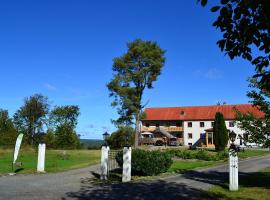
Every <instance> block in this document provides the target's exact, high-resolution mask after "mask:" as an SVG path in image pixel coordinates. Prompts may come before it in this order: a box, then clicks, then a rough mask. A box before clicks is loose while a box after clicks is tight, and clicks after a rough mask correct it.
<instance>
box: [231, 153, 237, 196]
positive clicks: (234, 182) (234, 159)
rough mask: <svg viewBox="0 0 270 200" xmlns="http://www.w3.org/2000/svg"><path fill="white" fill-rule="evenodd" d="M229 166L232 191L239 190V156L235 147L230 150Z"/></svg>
mask: <svg viewBox="0 0 270 200" xmlns="http://www.w3.org/2000/svg"><path fill="white" fill-rule="evenodd" d="M229 157H230V158H229V165H230V166H229V167H230V191H237V190H238V157H237V152H236V151H235V150H234V149H230V152H229Z"/></svg>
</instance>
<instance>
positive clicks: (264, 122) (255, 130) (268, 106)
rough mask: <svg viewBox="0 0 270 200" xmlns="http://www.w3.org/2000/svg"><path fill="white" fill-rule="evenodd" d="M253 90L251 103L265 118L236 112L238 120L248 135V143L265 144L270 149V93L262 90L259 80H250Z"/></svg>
mask: <svg viewBox="0 0 270 200" xmlns="http://www.w3.org/2000/svg"><path fill="white" fill-rule="evenodd" d="M249 81H250V85H249V87H251V88H252V90H251V91H249V92H248V94H247V96H248V97H249V98H250V102H251V103H252V104H253V105H254V106H256V107H257V108H258V109H259V110H261V111H262V112H263V113H264V114H265V116H264V118H258V117H256V116H255V115H254V114H253V113H241V112H239V111H238V110H235V111H236V118H237V121H238V122H239V126H240V127H241V129H243V130H244V131H245V133H246V134H248V136H249V137H248V141H245V142H252V143H253V142H254V143H257V144H263V145H264V146H265V147H270V138H268V137H267V133H270V92H269V91H268V90H265V89H263V88H261V86H260V84H259V83H258V80H257V79H254V78H253V79H249Z"/></svg>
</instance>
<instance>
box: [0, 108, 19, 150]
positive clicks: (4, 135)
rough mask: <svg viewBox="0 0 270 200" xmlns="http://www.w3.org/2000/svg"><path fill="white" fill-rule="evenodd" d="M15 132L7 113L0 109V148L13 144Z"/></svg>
mask: <svg viewBox="0 0 270 200" xmlns="http://www.w3.org/2000/svg"><path fill="white" fill-rule="evenodd" d="M16 137H17V131H16V129H15V127H14V125H13V122H12V120H11V119H10V118H9V115H8V111H7V110H2V109H0V146H11V145H14V144H15V141H16Z"/></svg>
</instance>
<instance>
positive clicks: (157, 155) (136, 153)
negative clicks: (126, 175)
mask: <svg viewBox="0 0 270 200" xmlns="http://www.w3.org/2000/svg"><path fill="white" fill-rule="evenodd" d="M116 161H117V163H118V164H119V166H123V152H122V151H121V152H119V153H118V154H117V155H116ZM172 162H173V161H172V158H171V155H170V154H169V153H167V152H162V151H146V150H141V149H134V150H132V155H131V173H132V175H143V176H152V175H158V174H160V173H164V172H166V171H167V170H168V169H169V168H170V166H171V165H172Z"/></svg>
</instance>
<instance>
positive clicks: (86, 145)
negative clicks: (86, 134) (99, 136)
mask: <svg viewBox="0 0 270 200" xmlns="http://www.w3.org/2000/svg"><path fill="white" fill-rule="evenodd" d="M80 141H81V145H82V148H83V149H100V148H101V146H102V144H103V143H104V141H103V140H94V139H80Z"/></svg>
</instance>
